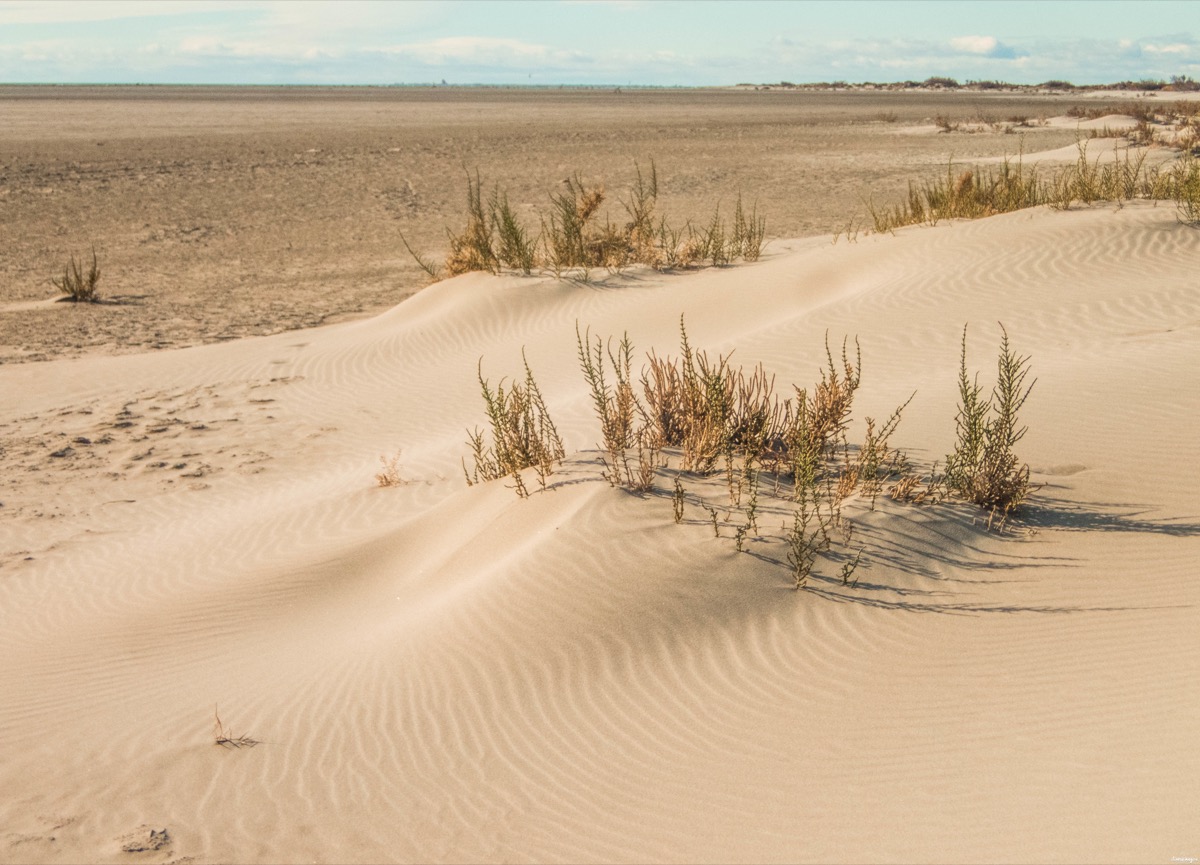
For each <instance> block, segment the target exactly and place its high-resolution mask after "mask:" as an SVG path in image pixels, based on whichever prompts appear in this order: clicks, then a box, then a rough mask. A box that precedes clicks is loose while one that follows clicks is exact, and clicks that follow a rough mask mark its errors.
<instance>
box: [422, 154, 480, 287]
mask: <svg viewBox="0 0 1200 865" xmlns="http://www.w3.org/2000/svg"><path fill="white" fill-rule="evenodd" d="M493 232H494V225H493V222H492V220H490V219H489V218H488V214H487V213H486V212H485V211H484V208H483V189H482V183H481V181H480V180H479V172H478V171H476V172H475V178H474V179H473V180H472V178H471V175H470V174H469V173H468V174H467V225H466V228H464V229H463V230H462V232H460V233H459V234H455V233H454V232H452V231H450V229H446V236H447V237H448V238H449V241H450V254H449V255H448V256H446V270H447V271H449V273H450V275H451V276H457V275H458V274H460V273H469V272H471V271H473V270H486V271H488V272H489V273H495V272H496V271H497V269H498V268H499V266H500V261H499V259H498V257H497V256H496V252H495V250H494V249H493V248H492V235H493ZM419 261H420V260H419V259H418V263H419Z"/></svg>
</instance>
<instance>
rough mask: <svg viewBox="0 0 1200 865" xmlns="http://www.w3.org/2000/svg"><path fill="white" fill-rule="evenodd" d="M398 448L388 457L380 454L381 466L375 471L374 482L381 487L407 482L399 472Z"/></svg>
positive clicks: (401, 484)
mask: <svg viewBox="0 0 1200 865" xmlns="http://www.w3.org/2000/svg"><path fill="white" fill-rule="evenodd" d="M400 453H401V451H400V450H397V451H396V453H395V454H393V455H392V456H390V457H385V456H382V455H381V456H380V457H379V462H380V464H381V465H382V466H383V468H382V469H381V470H380V471H378V472H376V473H375V483H377V484H378V485H379V486H381V487H401V486H404V485H405V484H407V483H408V481H407V480H405V478H404V477H403V476H402V475H401V474H400Z"/></svg>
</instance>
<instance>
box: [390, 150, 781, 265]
mask: <svg viewBox="0 0 1200 865" xmlns="http://www.w3.org/2000/svg"><path fill="white" fill-rule="evenodd" d="M634 168H635V171H636V179H635V181H634V183H633V184H632V186H631V187H630V189H629V191H628V194H627V195H626V196H625V197H623V198H619V199H618V200H619V201H620V204H621V206H622V208H623V209H624V211H625V216H626V217H627V218H626V219H622V220H617V221H614V220H613V218H612V217H611V215H609V214H607V213H604V212H602V207H603V205H604V203H605V202H606V200H607V196H606V193H605V188H604V185H603V184H594V185H590V184H588V183H585V182H584V180H583V179H582V178H581V177H580V175H579V174H574V175H572V176H570V177H568V178H567V179H566V180H564V181H563V187H564V188H563V189H562V190H561V191H558V192H555V193H552V194H551V195H550V209H549V212H548V213H547V214H544V215H541V216H540V217H539V232H538V234H537V235H536V237H535V236H534V235H532V234H530V232H529V231H528V230H527V229H526V228H525V227H524V226H523V225H522V223H521V221H520V220H519V219H518V218H517V216H516V214H515V213H514V211H513V210H512V208H511V206H510V205H509V202H508V195H507V193H506V192H503V191H501V190H500V189H499V188H496V189H495V190H493V192H492V193H491V194H490V195H489V196H487V197H486V198H485V196H484V194H483V188H482V182H481V180H480V178H479V173H478V171H476V173H475V174H474V176H472V175H471V174H469V173H468V175H467V224H466V226H465V227H464V228H463V229H462V230H461V231H460V232H458V233H455V232H453V231H450V230H449V229H447V232H446V234H447V238H448V240H449V245H450V251H449V253H448V255H447V257H446V260H445V265H444V267H445V270H446V272H447V273H449V275H451V276H456V275H458V274H461V273H468V272H471V271H485V272H488V273H497V272H499V271H500V270H501V269H502V268H509V269H512V270H519V271H521V272H522V273H525V274H529V273H531V272H532V271H533V270H534V269H535V268H544V269H546V270H548V271H550V272H551V273H553V274H554V275H555V276H558V277H562V276H574V277H578V278H581V279H584V280H587V279H588V278H589V277H588V274H589V271H590V269H592V268H597V267H603V268H606V269H608V270H610V271H619V270H621V269H622V268H625V267H628V266H630V265H634V264H645V265H649V266H651V267H654V268H657V269H659V270H670V269H674V268H688V267H697V266H701V265H704V264H710V265H713V266H721V265H725V264H729V263H730V262H732V261H734V260H737V259H741V260H743V261H757V260H758V258H759V257H760V256H761V254H762V248H763V243H764V239H765V236H766V219H765V217H763V216H762V215H760V214H759V212H758V206H757V204H754V205H752V206H751V207H750V209H749V211H747V210H746V208H745V207H744V205H743V203H742V198H741V196H740V195H739V196H738V198H737V202H736V204H735V207H734V214H733V222H732V225H731V226H727V225H726V223H725V221H724V220H723V219H722V217H721V211H720V205H718V206H717V208H716V209H715V211H714V213H713V216H712V219H710V220H709V221H708V222H707V223H706V225H705V227H704V228H700V229H698V228H696V227H695V226H694V225H693V224H692V223H691V222H690V221H689V222H687V223H686V224H685V226H684V228H682V229H675V228H672V227H671V226H670V225H669V224H668V222H667V220H666V218H665V217H663V216H660V215H658V213H657V212H656V207H657V202H658V169H657V167H656V166H655V164H654V162H653V161H651V163H650V170H649V172H648V174H643V173H642V168H641V166H640V165H637V164H636V163H635V166H634ZM401 240H402V241H403V242H404V245H405V248H406V249H408V252H409V254H410V255H412V256H413V258H414V259H415V260H416V262H417V264H418V265H419V266H420V267H421V269H422V270H424V271H425V272H426V273H427V274H429V276H430V277H431V278H433V279H437V278H439V277H440V275H441V272H442V266H441V265H438V264H437V263H436V262H433V261H432V260H430V259H428V258H426V257H424V256H422V255H421V254H419V253H417V252H416V251H414V250H413V249H412V247H411V246H409V244H408V242H407V240H404V238H403V235H402V236H401Z"/></svg>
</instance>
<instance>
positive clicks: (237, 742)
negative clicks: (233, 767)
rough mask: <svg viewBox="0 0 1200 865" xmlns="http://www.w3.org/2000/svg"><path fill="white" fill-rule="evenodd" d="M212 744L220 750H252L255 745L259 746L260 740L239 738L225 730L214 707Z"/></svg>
mask: <svg viewBox="0 0 1200 865" xmlns="http://www.w3.org/2000/svg"><path fill="white" fill-rule="evenodd" d="M213 743H214V744H216V745H220V746H221V747H222V748H253V747H254V746H255V745H261V744H262V740H261V739H255V738H254V737H253V736H239V735H237V734H235V733H234V732H233V731H232V730H230V729H228V728H226V726H225V725H224V724H223V723H222V722H221V716H220V715H219V714H218V713H217V707H216V706H214V707H213Z"/></svg>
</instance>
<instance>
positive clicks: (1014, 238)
mask: <svg viewBox="0 0 1200 865" xmlns="http://www.w3.org/2000/svg"><path fill="white" fill-rule="evenodd" d="M829 240H830V239H829V238H828V237H825V238H810V239H806V240H799V241H777V242H775V243H774V244H773V245H772V246H771V247H770V248H769V250H768V254H767V255H766V256H765V258H764V260H763V261H761V262H760V263H758V264H754V265H746V266H739V267H734V268H728V269H720V270H709V271H703V272H699V273H695V274H687V275H662V274H657V273H654V272H652V271H631V272H630V273H628V274H626V275H624V276H612V277H608V278H604V279H600V280H598V281H596V282H595V283H593V284H588V285H581V284H576V283H570V282H565V281H555V280H552V279H543V278H521V277H515V276H504V277H488V276H480V275H469V276H464V277H458V278H455V279H452V280H448V281H445V282H443V283H439V284H437V285H434V286H432V287H431V288H429V289H427V290H426V291H424V292H421V293H420V294H417V295H415V296H414V297H412V298H411V299H409V300H407V301H405V302H403V303H401V304H400V305H398V306H396V307H395V308H393V309H391V310H390V311H388V312H386V313H384V314H382V315H379V316H376V317H374V318H371V319H367V320H363V321H357V322H352V323H347V324H339V325H332V326H328V327H324V328H320V329H316V330H310V331H303V332H293V333H285V334H279V335H276V336H270V337H263V338H255V339H248V340H242V341H236V342H229V343H224V344H216V345H209V346H203V347H197V348H189V349H183V350H179V351H172V352H159V353H155V354H147V355H122V356H114V357H91V358H86V359H82V360H59V361H52V362H48V363H42V364H25V365H19V366H15V367H14V366H9V367H5V368H3V369H0V393H3V394H4V400H3V414H2V415H0V447H3V451H4V454H3V460H4V467H5V471H4V476H3V480H2V481H0V483H2V487H0V501H2V502H3V507H2V508H0V658H2V659H3V663H2V664H0V677H2V679H0V693H3V694H4V695H5V699H4V700H3V701H2V702H0V741H3V742H4V743H5V752H6V759H5V760H4V763H3V768H2V769H0V791H2V793H3V795H2V796H0V826H3V827H4V830H3V832H2V833H0V850H2V852H0V859H3V860H5V861H31V862H34V861H76V860H89V861H109V862H125V861H156V862H157V861H164V862H165V861H172V860H187V861H300V860H316V861H364V862H367V861H371V862H374V861H408V860H417V861H484V860H486V861H493V860H514V861H545V860H567V861H660V860H661V861H846V862H850V861H929V862H952V861H953V862H957V861H1095V862H1109V861H1112V862H1116V861H1170V860H1171V859H1172V857H1182V856H1196V855H1200V850H1198V849H1197V846H1196V844H1197V839H1196V833H1195V813H1196V810H1197V807H1198V806H1200V795H1198V794H1197V787H1196V783H1195V779H1196V777H1198V776H1200V754H1198V752H1197V750H1196V748H1195V747H1194V745H1195V723H1194V717H1195V707H1196V701H1197V696H1198V693H1197V686H1196V682H1197V681H1200V660H1198V656H1197V653H1196V651H1195V647H1196V636H1195V635H1196V633H1197V612H1196V610H1197V604H1198V603H1200V585H1198V584H1197V582H1196V580H1195V570H1196V563H1197V562H1198V561H1200V513H1198V512H1197V507H1196V497H1195V488H1196V485H1197V480H1198V478H1197V466H1196V460H1195V458H1194V457H1195V448H1196V444H1195V432H1194V420H1195V418H1196V417H1198V416H1200V372H1198V370H1200V364H1198V363H1197V361H1198V360H1200V293H1198V292H1197V288H1198V286H1197V280H1196V273H1197V272H1198V270H1200V268H1198V267H1197V265H1200V233H1197V232H1196V231H1195V230H1194V229H1190V228H1187V227H1185V226H1183V225H1180V224H1179V223H1178V222H1177V221H1176V219H1175V216H1174V212H1173V211H1172V209H1171V208H1170V207H1168V206H1159V207H1153V206H1150V205H1144V204H1138V203H1134V204H1128V205H1126V206H1125V207H1123V208H1121V209H1119V210H1115V209H1113V208H1103V207H1097V208H1094V209H1084V210H1075V211H1071V212H1056V211H1051V210H1046V209H1038V210H1034V211H1024V212H1018V213H1012V214H1008V215H1005V216H1000V217H995V218H991V219H987V220H981V221H978V222H973V223H955V224H942V225H939V226H937V227H935V228H928V227H923V228H910V229H905V230H902V231H899V232H897V234H896V235H895V236H890V235H884V236H874V235H873V236H867V237H863V238H861V239H860V240H859V241H858V242H857V243H850V244H847V243H846V242H844V241H843V242H841V243H838V244H836V245H835V244H831V243H830V242H829ZM681 314H684V315H686V321H687V328H688V333H689V336H690V338H691V340H692V341H693V343H694V344H695V345H697V346H701V347H704V348H707V349H709V350H710V351H722V352H728V351H731V350H736V354H735V358H737V359H739V360H740V361H741V362H742V363H743V364H753V363H757V362H760V361H761V362H762V363H763V364H765V366H766V367H767V368H768V370H770V371H772V372H774V373H776V374H777V375H778V377H779V382H780V384H781V385H783V384H784V383H788V382H796V383H798V384H809V383H811V381H812V380H813V378H814V376H815V373H816V370H817V369H818V367H819V366H820V365H821V363H822V362H823V359H824V351H825V349H824V345H823V339H824V335H825V334H826V332H828V333H829V334H830V335H831V337H832V338H833V339H834V340H840V339H841V338H842V336H843V335H849V336H851V337H853V336H855V335H857V336H858V338H859V339H860V340H861V343H862V347H863V362H864V368H865V374H864V379H863V387H862V390H861V391H860V393H859V398H858V401H857V403H856V420H855V431H856V433H857V432H858V431H859V430H860V429H861V424H862V419H863V418H864V417H865V416H874V417H884V416H886V415H887V413H888V412H889V411H890V410H891V409H892V408H893V407H894V406H895V405H896V404H898V403H900V402H902V401H903V400H904V399H905V398H907V396H908V395H909V394H910V393H911V392H912V391H914V390H915V391H916V397H915V398H914V400H913V402H912V404H911V405H910V406H909V409H908V411H907V413H906V415H905V418H904V420H903V422H902V424H901V426H900V428H899V432H898V433H897V435H896V439H895V442H896V443H897V444H899V445H900V446H902V447H904V448H906V449H907V450H908V451H909V452H910V454H912V456H913V458H914V459H915V460H917V461H919V462H924V463H929V462H931V461H933V460H935V459H941V458H943V457H944V454H945V453H946V452H947V451H948V450H949V448H950V446H951V444H952V440H953V418H954V410H955V398H956V391H955V375H956V372H957V364H958V353H959V340H960V337H961V333H962V327H963V325H964V324H965V323H968V322H969V323H970V331H969V349H970V361H971V363H972V365H973V366H975V367H976V368H981V369H984V370H985V374H984V378H985V379H987V380H990V370H991V366H992V364H993V363H994V357H995V345H996V342H997V340H998V337H999V327H998V326H997V324H996V322H997V321H1002V322H1003V323H1004V325H1005V326H1006V327H1007V329H1008V333H1009V334H1010V336H1011V338H1012V340H1013V342H1014V344H1015V346H1016V348H1017V349H1018V350H1019V351H1020V352H1021V353H1025V354H1030V355H1032V358H1033V370H1034V374H1036V376H1037V377H1038V383H1037V386H1036V388H1035V390H1034V392H1033V396H1032V397H1031V399H1030V401H1029V403H1028V404H1027V406H1026V410H1025V414H1024V418H1025V420H1026V422H1027V423H1028V424H1029V427H1030V433H1029V435H1028V436H1027V438H1026V439H1025V440H1024V441H1023V442H1022V446H1021V455H1022V457H1023V458H1024V459H1026V460H1028V462H1029V463H1030V464H1031V466H1032V467H1033V468H1034V480H1035V481H1036V482H1037V483H1039V484H1042V485H1043V486H1042V488H1041V490H1040V491H1039V493H1038V495H1037V497H1036V498H1035V500H1034V502H1033V505H1032V506H1031V507H1030V508H1029V510H1028V512H1027V514H1026V515H1025V516H1024V518H1023V519H1022V521H1021V522H1020V524H1019V525H1018V526H1017V528H1016V529H1015V530H1014V531H1010V532H1006V533H1004V534H998V533H996V532H989V531H986V530H985V529H984V528H983V526H982V524H981V522H980V520H979V519H978V514H977V512H975V511H973V510H972V509H971V508H969V507H968V506H965V505H950V504H943V505H937V506H933V507H917V506H912V505H900V504H896V503H892V502H890V501H885V502H881V503H880V504H879V506H878V508H877V509H876V510H874V511H870V510H869V508H868V506H867V504H866V503H865V502H859V503H857V504H854V505H852V508H853V514H854V519H855V521H856V523H857V524H858V527H859V532H860V537H862V538H863V539H865V542H866V545H867V554H866V562H865V563H864V565H863V572H862V576H861V579H860V582H859V584H858V585H857V586H856V587H844V586H842V585H841V583H840V581H839V580H837V579H836V574H835V572H834V570H833V569H832V568H830V567H829V566H826V565H820V564H819V565H818V567H817V572H816V575H815V577H814V579H813V580H812V582H811V583H810V586H809V588H808V589H806V590H804V591H799V592H796V591H793V590H791V587H790V577H789V574H788V572H787V569H786V567H785V566H784V564H783V563H782V558H783V552H782V543H781V542H780V540H779V534H780V533H779V531H778V529H777V526H778V524H780V523H782V522H783V521H784V520H785V519H787V518H788V514H787V513H786V511H785V510H783V509H781V508H777V509H775V510H768V513H767V515H766V516H765V517H764V518H763V522H764V524H765V530H764V537H763V538H762V539H760V540H758V541H754V542H752V543H751V545H750V550H751V552H752V553H753V555H746V554H740V553H737V552H736V551H735V550H734V546H733V543H732V541H731V540H730V539H729V538H727V537H726V538H721V539H717V538H714V537H713V534H712V530H711V527H710V526H709V525H708V524H707V523H706V519H705V518H704V516H703V515H702V514H701V513H700V512H699V511H698V510H693V511H692V512H690V513H688V514H687V515H686V519H685V521H684V523H683V524H682V525H675V524H674V522H673V519H672V510H671V501H670V499H669V496H667V495H651V496H647V497H644V498H639V497H637V496H634V495H631V494H629V493H628V492H625V491H622V490H615V489H612V488H610V487H609V486H608V485H607V484H606V483H605V482H604V481H602V480H601V478H600V468H599V466H598V465H597V462H596V452H595V448H596V440H597V439H598V437H599V433H598V429H597V423H596V421H595V419H594V417H592V415H591V408H590V403H589V398H588V394H587V391H586V388H585V385H584V382H583V380H582V378H581V376H580V374H579V372H578V370H577V368H576V363H575V344H574V340H575V333H574V327H575V323H576V322H579V324H580V325H581V326H590V327H591V329H592V332H593V333H599V334H602V335H608V334H619V333H621V332H623V331H626V330H627V331H628V332H629V334H630V336H631V338H632V339H633V341H634V343H635V344H636V346H637V348H638V350H639V353H640V352H642V351H645V350H649V349H651V348H653V349H654V350H656V351H657V352H658V353H659V354H663V353H668V354H674V353H676V351H677V345H678V342H677V336H678V326H679V318H680V315H681ZM522 346H523V347H525V349H526V354H527V356H528V359H529V362H530V364H531V366H532V368H533V370H534V371H535V373H536V374H537V376H538V380H539V383H540V384H541V387H542V390H543V392H544V394H545V397H546V400H547V402H548V404H549V406H550V409H551V411H552V413H553V414H554V417H555V420H556V421H557V422H558V425H559V427H560V430H561V432H562V434H563V438H564V441H565V443H566V446H567V451H568V458H567V460H566V461H565V463H564V465H563V467H562V468H561V470H560V471H559V472H558V473H556V474H555V475H554V477H553V481H554V482H553V485H552V488H551V489H550V490H548V491H545V492H535V493H534V494H533V495H532V496H531V497H530V498H529V499H528V500H520V499H518V498H517V496H515V495H514V494H513V493H512V491H511V490H510V489H508V488H507V487H506V485H505V483H503V482H492V483H489V484H484V485H477V486H474V487H469V488H468V487H467V486H466V485H465V484H464V482H463V480H462V469H461V466H460V460H461V458H462V457H463V456H464V455H465V454H466V452H467V449H466V446H465V444H464V443H463V442H464V438H465V433H464V428H465V427H468V426H474V425H475V424H477V423H482V422H483V412H482V406H481V403H480V400H479V396H478V387H477V384H476V381H475V376H476V365H477V363H480V359H481V358H482V368H483V370H484V374H485V375H487V376H489V377H491V378H493V379H497V378H499V377H501V376H506V375H507V376H512V375H514V374H517V373H518V372H520V369H521V367H520V350H521V347H522ZM397 448H401V449H402V451H401V457H400V463H399V464H400V471H401V472H402V474H403V476H404V477H405V479H406V480H407V481H408V482H407V483H406V484H404V485H402V486H397V487H392V488H387V489H381V488H378V487H376V486H375V485H374V483H373V481H372V474H373V473H374V472H375V471H376V470H377V469H378V457H379V455H380V454H389V455H390V454H392V453H394V452H395V451H396V450H397ZM56 454H57V455H56ZM697 483H699V482H697ZM660 486H661V487H663V488H669V482H668V481H660ZM215 706H219V711H220V715H221V718H222V720H223V721H224V722H225V723H226V725H227V726H228V727H229V728H230V729H231V730H232V731H233V732H235V733H239V734H246V735H251V736H253V737H255V738H257V739H260V740H262V744H261V745H259V746H257V747H254V748H242V749H229V748H221V747H217V746H216V745H214V743H213V736H212V734H211V727H212V721H213V710H214V707H215ZM164 829H165V830H166V833H167V834H166V835H161V834H154V835H151V834H150V832H151V830H153V831H154V832H156V833H157V832H159V831H161V830H164ZM123 846H125V847H131V848H138V847H139V846H140V847H141V848H142V849H140V850H137V849H134V850H132V851H130V850H125V849H123Z"/></svg>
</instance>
